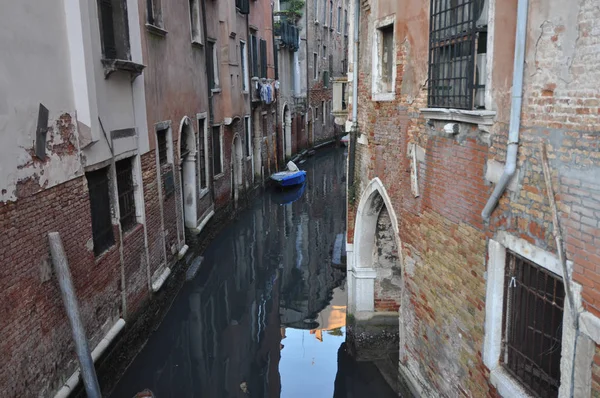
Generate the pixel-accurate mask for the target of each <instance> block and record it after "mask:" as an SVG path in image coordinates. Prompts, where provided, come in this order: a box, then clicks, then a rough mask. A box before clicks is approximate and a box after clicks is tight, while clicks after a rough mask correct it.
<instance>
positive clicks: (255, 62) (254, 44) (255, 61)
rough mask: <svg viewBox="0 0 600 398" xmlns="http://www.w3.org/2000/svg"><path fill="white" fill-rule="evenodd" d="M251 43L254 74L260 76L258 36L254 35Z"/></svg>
mask: <svg viewBox="0 0 600 398" xmlns="http://www.w3.org/2000/svg"><path fill="white" fill-rule="evenodd" d="M250 44H251V45H252V76H258V71H259V64H258V61H259V58H258V42H257V40H256V36H254V35H252V36H251V40H250Z"/></svg>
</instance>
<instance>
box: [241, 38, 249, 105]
mask: <svg viewBox="0 0 600 398" xmlns="http://www.w3.org/2000/svg"><path fill="white" fill-rule="evenodd" d="M242 45H243V46H244V51H243V52H242V57H243V59H242V60H241V61H240V62H241V65H242V67H243V68H244V76H243V78H242V83H243V84H242V92H243V93H244V94H247V93H248V90H249V87H250V73H249V71H248V43H246V41H245V40H240V46H242Z"/></svg>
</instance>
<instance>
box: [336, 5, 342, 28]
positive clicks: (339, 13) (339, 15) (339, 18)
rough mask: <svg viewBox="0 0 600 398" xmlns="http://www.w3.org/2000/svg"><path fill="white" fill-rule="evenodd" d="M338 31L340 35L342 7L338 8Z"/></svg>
mask: <svg viewBox="0 0 600 398" xmlns="http://www.w3.org/2000/svg"><path fill="white" fill-rule="evenodd" d="M337 31H338V33H340V32H341V31H342V7H338V14H337Z"/></svg>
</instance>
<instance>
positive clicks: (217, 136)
mask: <svg viewBox="0 0 600 398" xmlns="http://www.w3.org/2000/svg"><path fill="white" fill-rule="evenodd" d="M212 149H213V151H212V152H213V153H212V155H213V174H214V175H215V176H216V175H219V174H221V173H222V172H223V163H222V161H221V126H213V128H212Z"/></svg>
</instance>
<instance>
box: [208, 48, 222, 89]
mask: <svg viewBox="0 0 600 398" xmlns="http://www.w3.org/2000/svg"><path fill="white" fill-rule="evenodd" d="M209 40H210V41H211V42H212V43H213V46H212V49H213V54H212V55H213V79H215V88H213V89H212V91H213V92H219V91H221V88H220V87H221V84H220V82H219V63H218V62H219V58H218V55H217V53H218V50H217V44H218V43H217V41H216V40H212V39H209Z"/></svg>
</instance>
